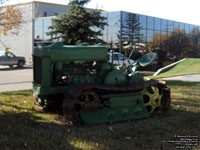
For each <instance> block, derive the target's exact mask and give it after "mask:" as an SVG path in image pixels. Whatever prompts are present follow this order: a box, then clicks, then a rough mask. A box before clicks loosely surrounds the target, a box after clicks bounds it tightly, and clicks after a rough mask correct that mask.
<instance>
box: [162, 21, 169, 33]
mask: <svg viewBox="0 0 200 150" xmlns="http://www.w3.org/2000/svg"><path fill="white" fill-rule="evenodd" d="M167 26H168V24H167V20H165V19H162V31H164V32H167V30H168V28H167Z"/></svg>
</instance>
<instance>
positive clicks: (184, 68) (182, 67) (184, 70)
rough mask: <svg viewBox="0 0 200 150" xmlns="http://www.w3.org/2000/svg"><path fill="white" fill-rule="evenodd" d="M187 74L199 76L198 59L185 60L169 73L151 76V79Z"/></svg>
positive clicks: (199, 66) (199, 64) (199, 61)
mask: <svg viewBox="0 0 200 150" xmlns="http://www.w3.org/2000/svg"><path fill="white" fill-rule="evenodd" d="M188 74H200V59H187V60H185V61H183V62H181V63H179V64H178V65H176V66H175V67H173V68H172V69H170V70H169V71H167V72H164V73H161V74H159V75H157V76H153V77H152V78H166V77H173V76H179V75H188Z"/></svg>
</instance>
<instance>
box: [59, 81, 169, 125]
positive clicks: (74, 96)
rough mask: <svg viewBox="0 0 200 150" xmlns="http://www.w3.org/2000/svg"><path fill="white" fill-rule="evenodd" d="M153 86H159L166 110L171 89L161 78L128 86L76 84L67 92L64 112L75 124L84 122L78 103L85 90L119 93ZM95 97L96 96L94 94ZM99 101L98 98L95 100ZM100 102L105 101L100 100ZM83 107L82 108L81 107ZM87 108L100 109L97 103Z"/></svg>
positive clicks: (162, 104) (163, 106)
mask: <svg viewBox="0 0 200 150" xmlns="http://www.w3.org/2000/svg"><path fill="white" fill-rule="evenodd" d="M151 86H154V87H157V88H158V89H159V91H160V92H161V93H162V99H161V103H160V111H161V112H166V111H167V110H168V109H169V105H170V101H171V98H170V89H169V88H168V87H167V86H166V85H165V83H163V82H162V81H159V80H153V79H151V80H147V81H143V82H140V83H136V84H132V85H128V86H108V85H97V84H89V83H86V84H83V85H80V86H74V87H73V88H72V89H71V90H70V91H69V92H67V93H66V95H65V97H64V101H63V104H62V109H63V113H64V115H65V117H66V119H67V120H69V121H71V122H72V123H73V124H80V123H82V122H81V120H80V118H79V113H78V111H77V109H76V104H77V103H79V102H78V100H79V97H80V96H81V95H82V93H84V92H85V91H93V92H95V93H97V94H98V95H101V94H118V93H134V92H138V91H141V92H142V90H144V89H147V88H149V87H151ZM94 97H95V96H94ZM95 101H97V100H95ZM98 103H99V104H100V103H102V104H103V102H102V101H101V100H98ZM80 109H81V108H80ZM86 109H93V111H94V110H95V109H98V106H97V105H96V103H91V104H89V106H88V107H87V108H86Z"/></svg>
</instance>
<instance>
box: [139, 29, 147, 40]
mask: <svg viewBox="0 0 200 150" xmlns="http://www.w3.org/2000/svg"><path fill="white" fill-rule="evenodd" d="M146 39H147V30H146V29H141V30H140V40H141V42H146Z"/></svg>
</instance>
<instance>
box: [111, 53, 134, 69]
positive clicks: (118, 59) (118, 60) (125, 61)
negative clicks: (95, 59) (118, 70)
mask: <svg viewBox="0 0 200 150" xmlns="http://www.w3.org/2000/svg"><path fill="white" fill-rule="evenodd" d="M112 53H113V64H116V65H125V66H128V65H129V64H133V63H134V62H135V61H134V60H133V59H129V58H126V57H125V56H124V55H123V54H121V53H119V52H108V55H109V62H110V63H112Z"/></svg>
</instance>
